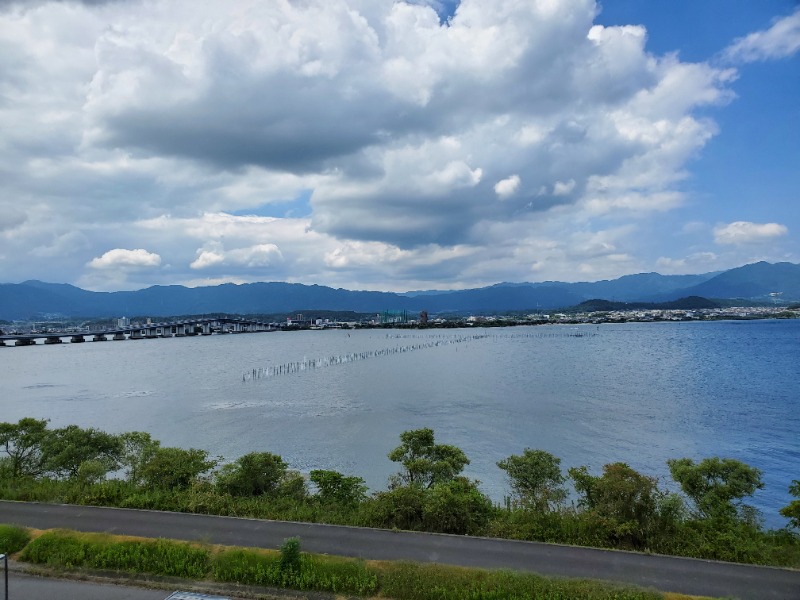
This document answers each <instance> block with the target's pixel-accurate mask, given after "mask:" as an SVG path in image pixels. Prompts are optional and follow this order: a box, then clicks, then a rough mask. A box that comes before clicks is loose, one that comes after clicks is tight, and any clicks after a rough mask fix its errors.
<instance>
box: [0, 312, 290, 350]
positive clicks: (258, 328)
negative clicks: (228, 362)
mask: <svg viewBox="0 0 800 600" xmlns="http://www.w3.org/2000/svg"><path fill="white" fill-rule="evenodd" d="M278 329H279V328H278V327H277V326H276V325H275V324H274V323H265V322H263V321H252V320H249V319H234V318H227V317H224V318H204V319H184V320H179V321H170V322H163V323H147V324H145V325H133V326H130V327H115V328H109V329H100V330H97V331H43V332H32V333H9V334H4V335H0V346H9V345H12V346H33V345H36V344H38V343H39V340H43V343H44V344H61V343H63V342H64V340H65V339H68V340H69V341H70V342H71V343H73V344H79V343H82V342H85V341H87V340H91V341H92V342H106V341H108V340H117V341H122V340H145V339H156V338H170V337H187V336H194V335H218V334H227V333H256V332H263V331H277V330H278Z"/></svg>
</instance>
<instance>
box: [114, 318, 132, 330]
mask: <svg viewBox="0 0 800 600" xmlns="http://www.w3.org/2000/svg"><path fill="white" fill-rule="evenodd" d="M130 326H131V320H130V319H129V318H128V317H120V318H119V319H117V327H119V328H120V329H122V328H123V327H130Z"/></svg>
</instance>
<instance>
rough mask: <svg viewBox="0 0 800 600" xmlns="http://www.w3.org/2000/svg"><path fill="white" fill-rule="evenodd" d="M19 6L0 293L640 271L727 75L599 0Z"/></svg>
mask: <svg viewBox="0 0 800 600" xmlns="http://www.w3.org/2000/svg"><path fill="white" fill-rule="evenodd" d="M18 6H19V8H16V7H15V8H14V9H13V10H7V11H0V130H2V131H3V135H2V136H0V180H1V181H3V199H2V200H0V243H2V252H1V253H0V254H1V255H2V256H0V271H2V273H3V274H4V277H6V278H8V279H12V280H13V279H19V280H21V279H27V278H30V277H37V278H40V279H45V280H57V281H58V280H68V281H71V282H83V283H85V284H87V285H90V286H94V287H95V288H103V289H112V287H111V286H113V285H116V284H121V285H124V286H125V287H128V288H130V287H134V286H142V287H143V286H146V285H151V284H154V283H163V284H166V283H185V282H192V283H197V282H201V281H207V282H219V281H236V282H243V281H255V280H263V279H270V280H286V281H302V282H304V283H321V284H328V285H338V286H343V287H356V288H368V289H379V288H383V289H395V290H402V289H409V288H430V287H440V286H443V285H446V286H451V287H458V286H462V287H463V286H468V285H479V284H485V283H495V282H497V281H499V280H503V279H507V280H523V279H527V278H530V277H537V278H539V277H544V278H548V277H549V278H553V279H568V278H570V277H577V276H582V275H580V273H581V271H582V272H583V273H584V274H585V276H586V277H588V276H590V275H597V276H602V277H611V276H616V275H620V274H623V273H625V272H626V270H628V269H638V268H647V267H649V268H652V265H649V264H643V262H642V260H641V259H639V258H637V256H639V255H640V254H641V253H642V248H643V247H644V248H647V247H648V243H649V242H650V241H651V240H645V243H642V242H640V245H639V246H637V245H636V244H635V243H634V240H635V239H636V235H635V233H633V231H634V230H635V229H636V227H635V226H632V225H631V224H632V223H637V224H638V223H640V222H642V220H644V219H647V218H648V217H650V216H652V214H653V213H654V212H658V213H665V212H667V211H669V210H672V209H675V208H676V207H678V206H687V205H689V204H690V203H689V202H687V201H686V200H687V193H686V191H685V190H684V189H683V187H681V183H682V182H684V181H685V180H686V178H687V175H688V167H689V165H690V161H691V160H692V159H693V158H694V157H696V156H697V154H698V152H699V151H700V150H702V148H703V147H704V146H705V145H706V144H707V143H708V141H709V140H710V139H711V138H712V137H713V136H714V135H715V134H716V133H717V127H716V125H715V124H714V123H713V122H712V121H711V120H709V119H708V118H705V117H701V116H699V115H698V109H699V108H701V107H706V106H713V105H717V106H719V105H722V104H724V103H725V102H727V101H729V100H730V98H731V92H730V89H729V88H730V85H731V82H732V81H733V80H734V78H735V72H734V71H732V70H730V69H724V68H717V67H716V66H714V65H713V64H707V63H685V62H681V61H680V60H679V58H678V55H666V56H658V55H655V54H653V53H652V52H649V51H648V49H647V47H646V44H647V32H646V30H645V29H644V28H643V27H642V26H620V27H601V26H597V25H595V23H594V20H595V17H596V15H597V12H598V10H599V5H598V3H597V2H595V1H594V0H571V1H570V2H554V1H548V0H537V1H532V0H497V1H496V2H492V3H487V2H485V1H482V0H463V1H462V2H461V3H460V4H459V6H458V9H457V11H456V12H455V14H454V15H453V17H452V19H450V22H449V23H444V24H443V23H441V20H440V16H439V15H437V14H436V11H441V5H440V3H439V2H438V1H437V0H425V1H420V2H416V3H406V2H401V1H394V0H305V1H303V2H286V1H280V2H262V3H257V2H256V3H229V2H222V1H221V0H220V1H217V0H214V1H209V2H201V3H197V2H191V1H190V0H169V1H167V0H152V1H148V2H101V3H96V2H80V3H78V2H60V3H58V2H39V3H36V5H35V7H33V8H31V7H25V6H23V5H22V4H20V5H18ZM773 29H775V31H778V24H776V25H775V26H774V27H773ZM770 31H772V30H770ZM770 35H771V38H770V39H773V38H775V36H776V35H777V34H770ZM781 36H782V38H784V39H788V37H787V35H786V34H781ZM769 45H770V47H775V48H778V47H784V48H788V47H789V46H786V45H785V44H784V46H780V45H779V44H778V43H777V42H771V43H770V44H769ZM767 46H768V44H767V43H766V42H763V43H759V47H767ZM498 198H499V199H500V200H502V202H498V201H497V199H498ZM703 218H705V219H706V220H707V219H708V217H703ZM587 236H588V237H589V238H591V239H590V240H587ZM109 248H116V250H110V251H109V250H108V249H109ZM126 248H138V249H139V250H125V249H126ZM143 248H149V249H157V251H158V254H155V253H152V252H150V251H146V250H143ZM653 252H655V251H653ZM658 254H667V252H666V251H659V252H658V253H656V254H654V255H653V260H655V257H656V256H658ZM13 257H16V258H13ZM19 257H24V260H20V259H19ZM155 267H159V268H155Z"/></svg>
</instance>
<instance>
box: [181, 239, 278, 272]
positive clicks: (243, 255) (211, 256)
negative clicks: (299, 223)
mask: <svg viewBox="0 0 800 600" xmlns="http://www.w3.org/2000/svg"><path fill="white" fill-rule="evenodd" d="M282 261H283V255H282V254H281V251H280V249H279V248H278V246H276V245H275V244H257V245H255V246H250V247H248V248H236V249H233V250H229V251H225V250H224V249H222V247H221V246H220V245H218V244H217V245H215V247H214V248H213V249H201V250H198V251H197V258H196V259H195V260H194V261H193V262H192V263H191V264H190V265H189V267H190V268H191V269H208V268H211V267H216V266H218V265H228V266H239V267H247V268H248V269H252V268H254V267H269V266H272V265H274V264H276V263H280V262H282Z"/></svg>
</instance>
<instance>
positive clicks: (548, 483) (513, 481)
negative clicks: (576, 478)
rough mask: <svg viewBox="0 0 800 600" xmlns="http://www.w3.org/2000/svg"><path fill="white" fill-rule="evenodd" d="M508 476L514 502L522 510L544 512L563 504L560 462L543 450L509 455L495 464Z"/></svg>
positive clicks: (562, 478)
mask: <svg viewBox="0 0 800 600" xmlns="http://www.w3.org/2000/svg"><path fill="white" fill-rule="evenodd" d="M497 466H498V467H500V468H501V469H502V470H503V471H505V472H506V473H507V474H508V479H509V484H510V485H511V490H512V492H513V494H514V496H515V498H516V500H517V502H518V503H519V504H520V505H522V506H525V507H529V508H533V509H535V510H539V511H543V512H545V511H548V510H552V509H554V508H556V507H557V506H559V505H560V504H562V503H563V502H564V500H565V499H566V497H567V491H566V490H565V489H564V488H563V487H562V484H563V483H564V481H565V479H564V476H563V475H562V474H561V459H559V458H556V457H555V456H553V455H552V454H550V453H549V452H545V451H544V450H531V449H530V448H525V450H523V452H522V455H521V456H520V455H517V454H512V455H511V456H509V457H508V458H506V459H505V460H501V461H500V462H498V463H497Z"/></svg>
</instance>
